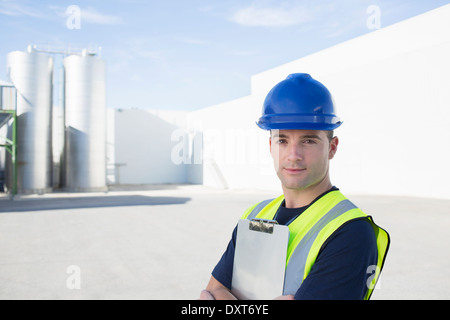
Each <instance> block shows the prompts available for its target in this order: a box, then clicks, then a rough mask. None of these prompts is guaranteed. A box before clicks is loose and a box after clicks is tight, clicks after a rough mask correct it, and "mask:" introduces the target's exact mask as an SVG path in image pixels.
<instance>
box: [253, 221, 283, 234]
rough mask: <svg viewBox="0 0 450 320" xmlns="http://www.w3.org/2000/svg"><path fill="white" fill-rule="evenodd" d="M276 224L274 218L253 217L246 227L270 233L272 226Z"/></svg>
mask: <svg viewBox="0 0 450 320" xmlns="http://www.w3.org/2000/svg"><path fill="white" fill-rule="evenodd" d="M276 224H278V221H276V220H267V219H260V218H253V219H252V220H250V223H249V225H248V228H249V230H252V231H258V232H264V233H269V234H272V233H273V226H274V225H276Z"/></svg>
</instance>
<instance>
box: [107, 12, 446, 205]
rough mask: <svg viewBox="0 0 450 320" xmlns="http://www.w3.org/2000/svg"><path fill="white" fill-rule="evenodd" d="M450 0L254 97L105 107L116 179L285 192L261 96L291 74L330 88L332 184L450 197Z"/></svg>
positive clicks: (259, 81) (271, 77)
mask: <svg viewBox="0 0 450 320" xmlns="http://www.w3.org/2000/svg"><path fill="white" fill-rule="evenodd" d="M448 30H450V5H446V6H443V7H440V8H438V9H435V10H432V11H429V12H427V13H425V14H422V15H419V16H416V17H413V18H411V19H408V20H405V21H402V22H400V23H397V24H394V25H391V26H389V27H386V28H383V29H380V30H377V31H374V32H371V33H368V34H366V35H363V36H361V37H358V38H355V39H352V40H350V41H346V42H344V43H341V44H338V45H336V46H333V47H331V48H328V49H326V50H322V51H320V52H317V53H314V54H311V55H309V56H306V57H303V58H301V59H298V60H295V61H292V62H290V63H287V64H284V65H282V66H279V67H276V68H273V69H271V70H267V71H265V72H262V73H259V74H256V75H254V76H252V78H251V95H249V96H246V97H242V98H240V99H236V100H233V101H228V102H224V103H221V104H218V105H214V106H211V107H208V108H205V109H201V110H198V111H194V112H189V113H186V112H178V113H177V112H175V111H171V112H169V111H147V110H136V109H125V110H108V119H110V121H109V122H108V123H109V125H108V134H107V136H108V138H107V139H108V141H107V149H108V150H107V153H108V156H107V158H108V168H109V169H108V173H109V174H108V180H109V181H108V183H110V184H114V183H120V184H148V183H196V184H204V185H208V186H214V187H220V188H259V189H261V188H262V189H275V190H278V189H279V188H280V187H279V182H278V179H277V178H276V176H275V173H274V169H273V165H272V161H271V158H270V155H269V146H268V133H267V132H264V131H262V130H260V129H259V128H258V127H257V126H256V125H255V122H256V120H257V119H258V117H259V115H260V111H261V106H262V102H263V99H264V97H265V95H266V94H267V92H268V91H269V90H270V89H271V87H273V86H274V85H275V84H276V83H278V82H279V81H281V80H282V79H284V78H285V77H286V76H287V75H288V74H290V73H297V72H304V73H310V74H311V75H312V76H313V77H314V78H316V79H317V80H319V81H321V82H322V83H324V84H325V85H326V86H327V87H328V88H329V89H330V91H331V92H332V94H333V96H334V100H335V102H336V104H337V107H338V113H339V116H340V118H341V119H342V120H343V121H344V124H343V125H342V126H341V127H340V128H339V129H337V131H336V132H335V133H336V135H337V136H338V137H339V138H340V144H339V150H338V154H337V156H336V157H335V159H334V160H332V167H331V176H332V182H333V183H334V184H335V185H336V186H338V187H339V188H341V189H342V190H343V191H344V192H345V193H357V194H384V195H403V196H419V197H437V198H450V186H449V184H448V181H449V180H450V169H449V166H448V162H447V161H448V158H449V156H450V148H449V141H450V130H449V129H450V62H449V57H450V33H449V32H448Z"/></svg>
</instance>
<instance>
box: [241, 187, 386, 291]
mask: <svg viewBox="0 0 450 320" xmlns="http://www.w3.org/2000/svg"><path fill="white" fill-rule="evenodd" d="M283 201H284V196H280V197H278V198H276V199H273V200H266V201H262V202H260V203H258V204H255V205H254V206H252V207H250V208H249V209H247V210H246V211H245V213H244V214H243V216H242V219H249V220H251V219H253V218H261V219H268V220H273V219H274V217H275V214H276V213H277V211H278V208H279V207H280V205H281V204H282V203H283ZM356 219H367V220H368V221H369V222H370V224H371V225H372V228H373V231H374V234H375V238H376V240H377V248H378V261H377V265H376V266H373V267H374V268H373V269H372V271H374V274H373V276H371V280H372V281H371V282H370V283H369V284H367V286H368V289H367V293H366V295H365V299H366V300H368V299H369V298H370V296H371V295H372V292H373V289H374V287H375V284H376V281H377V280H378V278H379V276H380V272H381V270H382V268H383V264H384V261H385V258H386V255H387V251H388V248H389V242H390V239H389V234H388V233H387V232H386V231H385V230H383V229H382V228H380V227H378V226H377V225H376V224H375V223H374V222H373V219H372V217H370V216H368V215H366V214H365V213H364V212H362V211H361V210H360V209H359V208H358V207H356V206H355V205H354V204H353V203H352V202H350V200H348V199H347V198H346V197H345V196H344V195H343V194H342V193H341V192H340V191H339V190H333V191H330V192H328V193H326V194H325V195H324V196H322V197H321V198H320V199H318V200H316V201H315V202H314V203H313V204H312V205H311V206H309V207H308V208H307V209H306V210H305V211H304V212H303V213H302V214H301V215H299V216H298V217H297V218H296V219H295V220H294V221H292V222H291V223H290V224H289V225H288V227H289V232H290V235H289V244H288V250H287V258H286V274H285V281H284V293H283V294H285V295H286V294H293V295H295V293H296V292H297V290H298V288H300V286H301V285H302V282H303V280H304V279H305V278H306V277H307V276H308V274H309V272H310V270H311V268H312V266H313V265H314V262H315V261H316V258H317V256H318V254H319V252H320V249H321V248H322V246H323V244H324V243H325V242H326V241H327V239H328V238H329V237H330V236H331V235H332V234H333V233H334V232H335V231H337V230H338V229H339V228H340V227H342V226H343V225H344V224H346V223H347V222H349V221H352V220H356Z"/></svg>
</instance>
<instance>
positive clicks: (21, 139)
mask: <svg viewBox="0 0 450 320" xmlns="http://www.w3.org/2000/svg"><path fill="white" fill-rule="evenodd" d="M7 73H8V77H9V80H10V81H11V82H12V84H13V85H14V86H15V87H16V90H17V110H16V112H17V191H18V193H44V192H48V191H51V182H52V140H51V137H52V135H51V132H52V131H51V128H52V127H51V126H52V122H51V119H52V73H53V58H52V57H51V56H49V55H46V54H42V53H37V52H33V50H32V49H31V47H29V48H28V50H27V52H21V51H14V52H11V53H9V54H8V56H7Z"/></svg>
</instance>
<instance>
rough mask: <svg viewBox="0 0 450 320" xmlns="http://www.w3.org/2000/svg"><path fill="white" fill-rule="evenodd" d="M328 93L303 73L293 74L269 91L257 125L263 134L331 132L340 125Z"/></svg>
mask: <svg viewBox="0 0 450 320" xmlns="http://www.w3.org/2000/svg"><path fill="white" fill-rule="evenodd" d="M335 112H336V110H335V106H334V103H333V98H332V97H331V94H330V92H329V91H328V89H327V88H326V87H325V86H324V85H323V84H321V83H320V82H319V81H317V80H314V79H313V78H312V77H311V76H310V75H309V74H307V73H294V74H291V75H289V76H288V77H287V78H286V79H285V80H283V81H281V82H280V83H278V84H277V85H276V86H275V87H273V88H272V90H270V92H269V93H268V94H267V96H266V99H265V101H264V105H263V110H262V116H261V118H259V121H258V122H257V125H258V126H259V127H260V128H261V129H264V130H272V129H287V130H291V129H304V130H324V131H331V130H334V129H336V128H337V127H339V126H340V125H341V124H342V121H340V119H339V118H338V117H337V116H336V113H335Z"/></svg>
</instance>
